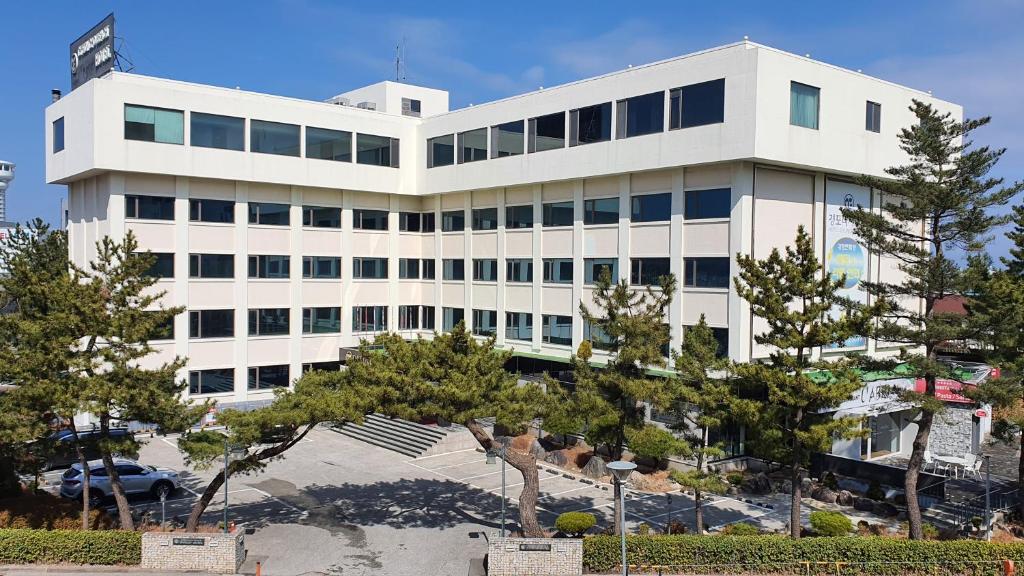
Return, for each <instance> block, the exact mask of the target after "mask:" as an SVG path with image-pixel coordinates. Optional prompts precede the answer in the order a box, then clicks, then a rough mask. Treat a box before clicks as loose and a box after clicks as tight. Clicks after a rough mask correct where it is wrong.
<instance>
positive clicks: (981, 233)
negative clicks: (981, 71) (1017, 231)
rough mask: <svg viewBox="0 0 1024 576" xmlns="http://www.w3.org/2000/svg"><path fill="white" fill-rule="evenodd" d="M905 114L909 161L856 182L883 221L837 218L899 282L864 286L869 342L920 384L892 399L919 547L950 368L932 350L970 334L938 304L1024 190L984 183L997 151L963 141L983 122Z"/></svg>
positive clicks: (917, 105) (954, 290)
mask: <svg viewBox="0 0 1024 576" xmlns="http://www.w3.org/2000/svg"><path fill="white" fill-rule="evenodd" d="M910 109H911V111H912V112H913V113H914V115H915V117H916V118H917V124H915V125H913V126H910V127H908V128H904V129H902V130H901V131H900V134H899V140H900V148H901V149H902V150H903V151H904V152H905V153H906V154H907V156H908V162H907V163H906V164H904V165H902V166H894V167H891V168H888V169H887V170H886V173H887V174H888V177H887V178H876V177H867V176H865V177H862V178H861V179H860V182H861V184H863V185H865V186H870V187H872V188H874V189H876V190H878V191H880V192H881V193H882V199H883V203H884V204H883V209H882V212H881V213H877V212H874V211H871V210H860V209H857V208H844V209H843V214H844V216H846V218H847V219H848V220H849V221H850V222H851V223H852V224H853V225H854V229H855V231H856V234H857V235H858V236H859V237H860V238H862V239H863V240H864V242H865V243H866V244H867V245H868V246H870V247H871V250H872V251H873V252H875V253H876V254H877V255H879V256H883V257H888V258H890V259H892V260H894V261H895V262H897V263H898V268H899V271H900V273H901V278H900V279H899V280H883V281H874V282H864V283H863V284H864V287H865V290H866V291H867V292H868V294H870V295H871V296H872V297H874V298H875V299H877V300H880V301H885V302H886V303H887V306H886V309H885V311H884V312H882V313H881V316H880V318H879V322H878V325H877V326H876V330H875V332H876V334H875V336H876V337H877V339H878V340H881V341H886V342H895V343H899V344H904V345H906V346H908V347H909V349H910V350H909V351H910V352H911V353H912V354H909V355H908V356H907V358H906V360H907V361H908V365H910V366H911V367H912V368H913V369H914V372H915V375H916V376H917V377H919V378H923V379H924V381H925V391H924V392H923V393H916V392H910V391H901V392H899V393H898V397H899V398H900V399H901V400H903V401H905V402H910V403H912V404H914V405H915V406H916V409H917V411H918V412H919V416H918V418H917V421H916V422H917V434H916V436H915V438H914V443H913V451H912V452H911V455H910V462H909V464H908V465H907V474H906V483H905V486H904V487H905V489H906V493H907V516H908V520H909V524H910V537H911V538H913V539H918V540H919V539H921V538H923V536H924V535H923V532H922V523H921V509H920V506H919V504H918V500H917V498H916V497H914V495H915V494H917V480H918V476H919V474H920V471H921V466H922V464H923V462H924V452H925V450H926V449H927V447H928V437H929V435H930V433H931V428H932V421H933V419H934V417H935V414H936V413H938V412H940V411H941V410H942V409H943V406H944V405H943V403H942V401H940V400H938V399H937V398H936V397H935V382H936V380H937V379H938V378H939V377H941V376H944V375H949V369H948V367H946V366H944V365H943V364H942V363H940V362H939V361H938V355H937V348H938V346H939V345H940V344H941V343H943V342H945V341H948V340H962V339H965V338H966V337H968V336H970V332H971V328H970V327H969V326H968V325H967V324H965V323H964V322H963V319H962V318H961V317H959V316H957V315H955V314H940V313H936V312H935V304H936V302H938V301H940V300H942V299H943V298H945V297H947V296H954V295H961V296H963V295H964V293H965V291H966V290H965V288H966V282H965V277H964V270H963V268H962V266H961V265H959V264H958V263H957V261H956V252H957V251H967V252H973V251H977V250H978V249H980V248H982V246H983V244H984V242H985V241H986V240H987V235H988V234H989V233H990V232H991V231H992V230H993V228H994V227H996V226H999V225H1001V224H1002V223H1003V222H1005V218H1004V217H1000V216H997V215H994V214H991V213H990V211H989V209H990V208H993V207H996V206H1000V205H1003V204H1005V203H1006V202H1008V201H1009V200H1010V198H1012V197H1013V196H1014V195H1015V194H1017V193H1018V192H1020V191H1021V190H1022V189H1024V183H1020V182H1018V183H1015V184H1013V185H1010V186H1005V187H1004V186H1003V180H1002V179H1001V178H992V177H989V176H988V173H989V171H990V170H991V169H992V167H993V166H994V165H995V164H996V162H998V160H999V158H1000V156H1002V155H1003V152H1004V150H992V149H990V148H988V147H987V146H979V147H974V146H972V143H971V141H970V140H969V137H970V134H971V132H973V131H974V130H975V129H977V128H979V127H981V126H984V125H986V124H988V123H989V118H987V117H986V118H981V119H977V120H964V121H962V122H961V121H958V120H956V119H955V118H953V117H952V116H951V115H950V114H949V113H940V112H938V111H936V110H935V109H934V108H932V106H931V105H930V104H925V103H923V102H919V101H916V100H915V101H914V103H913V105H912V106H911V107H910Z"/></svg>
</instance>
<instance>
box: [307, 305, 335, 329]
mask: <svg viewBox="0 0 1024 576" xmlns="http://www.w3.org/2000/svg"><path fill="white" fill-rule="evenodd" d="M338 332H341V308H339V307H337V306H332V307H326V308H303V309H302V333H303V334H337V333H338Z"/></svg>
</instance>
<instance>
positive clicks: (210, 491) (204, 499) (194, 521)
mask: <svg viewBox="0 0 1024 576" xmlns="http://www.w3.org/2000/svg"><path fill="white" fill-rule="evenodd" d="M223 485H224V469H223V468H222V469H221V471H220V472H218V473H217V475H216V476H214V477H213V480H210V483H209V484H207V485H206V490H203V495H202V496H200V497H199V500H198V501H197V502H196V503H195V504H194V505H193V506H192V512H191V513H190V514H189V515H188V522H186V523H185V532H195V531H196V530H197V529H198V528H199V520H200V519H201V518H202V517H203V512H206V508H207V507H208V506H209V505H210V502H212V501H213V497H214V496H216V495H217V491H218V490H220V487H221V486H223Z"/></svg>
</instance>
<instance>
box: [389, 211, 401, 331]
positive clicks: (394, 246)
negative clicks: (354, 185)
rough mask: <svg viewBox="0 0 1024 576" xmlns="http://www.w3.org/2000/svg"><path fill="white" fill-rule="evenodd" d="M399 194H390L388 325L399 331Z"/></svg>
mask: <svg viewBox="0 0 1024 576" xmlns="http://www.w3.org/2000/svg"><path fill="white" fill-rule="evenodd" d="M399 209H400V205H399V196H398V194H389V195H388V326H389V327H390V329H391V331H393V332H397V331H398V304H399V302H398V257H399V253H398V245H399V241H398V211H399Z"/></svg>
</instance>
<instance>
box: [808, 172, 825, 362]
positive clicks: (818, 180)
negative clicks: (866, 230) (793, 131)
mask: <svg viewBox="0 0 1024 576" xmlns="http://www.w3.org/2000/svg"><path fill="white" fill-rule="evenodd" d="M807 233H808V234H810V235H811V245H812V246H814V255H815V257H817V259H818V262H820V263H821V264H822V268H821V274H822V275H823V276H824V275H825V274H828V272H826V270H825V266H824V264H825V174H824V173H822V172H816V173H815V174H814V192H813V196H812V198H811V229H810V230H808V231H807ZM820 358H821V348H815V349H813V350H811V359H812V360H818V359H820Z"/></svg>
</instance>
